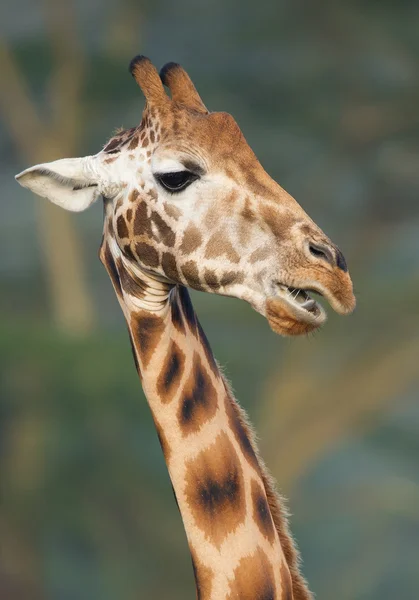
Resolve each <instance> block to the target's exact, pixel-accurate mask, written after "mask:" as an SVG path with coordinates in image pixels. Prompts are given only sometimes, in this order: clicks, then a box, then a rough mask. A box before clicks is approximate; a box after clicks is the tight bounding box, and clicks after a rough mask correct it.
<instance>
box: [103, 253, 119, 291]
mask: <svg viewBox="0 0 419 600" xmlns="http://www.w3.org/2000/svg"><path fill="white" fill-rule="evenodd" d="M101 258H102V262H103V264H104V265H105V267H106V270H107V271H108V273H109V277H110V278H111V281H112V284H113V287H114V289H115V292H116V293H117V295H118V296H119V297H122V288H121V280H120V278H119V273H118V270H117V268H116V265H115V261H114V259H113V256H112V253H111V250H110V248H109V246H108V244H106V245H105V249H104V250H103V251H102V252H101Z"/></svg>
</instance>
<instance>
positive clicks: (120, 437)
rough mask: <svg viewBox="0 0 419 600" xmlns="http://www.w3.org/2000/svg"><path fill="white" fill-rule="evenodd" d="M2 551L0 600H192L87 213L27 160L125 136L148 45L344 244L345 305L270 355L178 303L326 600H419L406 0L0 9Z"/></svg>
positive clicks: (129, 2)
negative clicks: (218, 370) (37, 179)
mask: <svg viewBox="0 0 419 600" xmlns="http://www.w3.org/2000/svg"><path fill="white" fill-rule="evenodd" d="M0 23H1V42H0V72H1V81H0V116H1V125H0V153H1V170H0V188H1V199H0V203H1V219H0V270H1V295H0V307H1V312H0V357H1V358H0V373H1V387H0V390H1V404H0V409H1V419H0V425H1V432H0V433H1V438H0V440H1V446H0V461H1V464H0V469H1V498H2V501H1V505H0V531H1V560H0V598H2V599H5V600H9V599H10V600H41V599H42V600H44V599H46V600H96V599H101V600H111V599H112V600H113V599H116V598H117V599H118V600H131V599H134V598H135V599H137V598H162V599H166V598H167V599H170V600H181V599H182V600H184V599H191V600H192V598H194V597H195V591H194V584H193V576H192V569H191V564H190V558H189V554H188V550H187V545H186V541H185V536H184V533H183V529H182V524H181V520H180V517H179V514H178V512H177V508H176V505H175V501H174V499H173V496H172V492H171V487H170V483H169V479H168V476H167V473H166V467H165V464H164V462H163V459H162V455H161V451H160V447H159V444H158V441H157V436H156V435H155V432H154V428H153V425H152V421H151V418H150V415H149V411H148V407H147V405H146V402H145V399H144V396H143V394H142V391H141V386H140V383H139V381H138V379H137V375H136V372H135V369H134V366H133V361H132V357H131V353H130V348H129V342H128V336H127V334H126V329H125V326H124V323H123V319H122V315H121V312H120V309H119V307H118V305H117V302H116V299H115V296H114V293H113V290H112V288H111V284H110V282H109V280H108V277H107V275H106V273H105V271H104V269H103V267H102V266H101V265H100V263H99V261H98V259H97V250H98V247H99V243H100V238H101V231H102V207H101V206H100V203H99V202H98V203H97V204H96V205H95V206H94V207H92V209H91V210H89V211H88V212H87V213H84V214H83V215H78V216H74V215H68V214H65V213H64V212H61V211H60V210H59V209H57V208H56V207H53V206H52V205H48V204H47V202H46V201H43V200H41V199H40V198H37V197H34V196H32V195H31V194H29V193H28V192H27V191H25V190H23V189H22V188H20V187H19V186H18V185H17V184H16V183H15V182H14V179H13V176H14V174H15V173H17V172H18V171H21V170H22V169H24V168H26V167H27V166H29V165H32V164H35V163H38V162H43V161H46V160H53V159H56V158H62V157H65V156H82V155H86V154H92V153H95V152H97V151H98V150H99V149H100V148H101V147H102V145H103V144H104V142H105V141H106V139H107V138H108V137H110V135H111V134H112V133H113V131H114V130H115V128H116V127H119V126H124V127H131V126H133V125H136V124H138V123H139V121H140V118H141V110H142V105H143V99H142V97H141V93H140V90H139V89H138V88H137V86H136V85H135V83H134V82H133V81H132V78H131V77H130V76H129V74H128V70H127V66H128V63H129V61H130V59H131V58H132V57H133V56H134V55H135V54H138V53H143V54H146V55H148V56H150V57H151V59H152V60H153V61H154V62H155V63H156V64H157V65H158V66H161V65H162V64H163V63H164V62H167V61H173V60H174V61H177V62H180V63H182V64H183V65H184V66H185V67H186V68H187V70H188V71H189V73H190V75H191V76H192V78H193V79H194V81H195V83H196V85H197V87H198V89H199V91H200V92H201V93H202V96H203V98H204V101H205V103H206V104H207V106H209V107H210V109H212V110H227V111H229V112H231V113H232V114H233V115H234V116H235V117H236V119H237V120H238V122H239V124H240V125H241V127H242V129H243V132H244V134H245V136H246V137H247V139H248V141H249V143H250V145H251V146H252V147H253V149H254V150H255V152H256V154H257V155H258V157H259V158H260V160H261V162H262V164H263V165H264V166H265V167H266V169H267V170H268V172H269V173H270V174H271V175H272V176H273V177H274V178H275V179H277V180H278V181H279V182H280V183H281V184H282V185H283V187H285V188H286V189H287V190H288V191H289V192H290V193H291V194H292V195H293V196H294V197H295V198H296V199H297V200H298V201H299V202H300V203H301V204H302V206H303V207H304V208H305V209H306V210H307V212H308V213H309V214H310V215H311V216H312V217H313V219H314V220H315V221H316V222H317V223H318V224H319V225H320V226H321V227H322V228H323V229H324V230H325V231H326V232H327V233H328V234H329V235H330V236H331V238H332V239H333V240H334V241H335V242H336V243H338V244H339V246H340V247H341V248H342V250H343V251H344V254H345V256H346V258H347V260H348V262H349V266H350V270H351V274H352V277H353V280H354V282H355V290H356V293H357V297H358V308H357V310H356V312H355V313H354V314H353V315H352V316H350V317H347V318H341V317H338V316H336V315H333V314H330V318H329V322H328V323H327V325H326V327H325V328H324V329H323V330H322V331H321V332H319V333H318V334H316V336H314V337H310V338H306V339H294V340H285V339H280V338H279V337H276V336H275V335H274V334H273V333H272V332H271V331H270V330H269V327H268V325H267V323H266V322H265V321H264V319H262V318H261V317H260V316H259V315H257V314H256V313H254V312H253V311H252V310H251V308H250V307H249V306H246V305H245V304H243V303H240V302H238V301H235V300H231V299H226V298H217V297H213V296H209V295H204V294H197V293H195V294H194V295H193V296H194V301H195V305H196V308H197V311H198V314H199V315H200V318H201V321H202V323H203V325H204V328H205V329H206V331H207V334H208V337H209V338H210V341H211V343H212V345H213V348H214V351H215V354H216V356H217V358H218V360H219V361H220V362H221V364H222V365H224V366H225V369H226V373H227V375H228V377H229V378H230V379H232V381H233V386H234V389H235V391H236V394H237V396H238V398H239V399H240V401H241V403H242V404H243V405H244V406H245V407H246V409H247V410H248V411H249V413H250V415H251V418H252V421H253V422H254V423H255V424H256V428H257V430H258V432H259V437H260V446H261V449H262V454H263V456H264V458H265V459H266V462H267V464H268V465H269V467H270V468H271V470H272V472H273V474H274V475H275V477H276V479H277V481H278V485H279V488H280V490H281V492H282V493H284V494H285V495H286V496H288V497H289V502H290V506H291V510H292V513H293V516H292V530H293V532H294V534H295V536H296V538H297V540H298V543H299V546H300V549H301V552H302V555H303V559H304V567H303V570H304V573H305V575H306V576H307V578H308V580H309V582H310V585H311V588H312V589H313V591H314V592H315V593H316V594H317V597H318V598H319V599H322V600H336V599H337V598H339V600H387V599H392V600H394V599H395V598H397V599H400V600H416V599H417V598H418V597H419V594H418V591H417V590H418V589H419V406H418V402H417V400H418V379H419V368H418V366H419V365H418V356H419V353H418V350H419V329H418V325H419V315H418V306H419V271H418V256H419V235H418V234H419V211H418V191H419V168H418V164H419V109H418V106H419V35H418V31H419V5H418V3H417V2H413V1H408V0H404V1H402V0H400V1H399V2H390V1H388V0H381V1H380V2H379V1H377V0H363V1H362V2H361V1H353V2H350V1H349V0H348V1H343V0H340V1H339V0H337V1H335V2H327V1H326V0H318V1H317V2H310V1H308V0H293V1H291V0H287V1H285V0H276V1H275V2H274V1H272V0H271V1H269V2H268V1H263V0H262V1H261V2H258V3H255V2H251V1H249V0H208V1H207V2H196V1H194V2H192V1H191V0H177V1H176V2H173V1H172V0H153V1H151V0H144V1H141V0H135V1H134V0H120V1H119V2H118V3H116V2H112V1H111V0H66V1H65V2H64V1H61V0H44V1H40V0H14V1H13V2H8V3H7V5H6V3H3V5H2V8H1V12H0Z"/></svg>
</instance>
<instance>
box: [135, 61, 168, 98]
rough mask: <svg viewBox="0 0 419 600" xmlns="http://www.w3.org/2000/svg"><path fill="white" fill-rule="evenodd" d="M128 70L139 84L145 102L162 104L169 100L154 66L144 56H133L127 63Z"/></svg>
mask: <svg viewBox="0 0 419 600" xmlns="http://www.w3.org/2000/svg"><path fill="white" fill-rule="evenodd" d="M129 71H130V73H131V75H132V76H133V77H134V79H135V81H136V82H137V83H138V85H139V86H140V88H141V90H142V92H143V94H144V96H145V97H146V100H147V102H149V103H150V104H163V103H167V102H169V101H170V100H169V97H168V96H167V94H166V92H165V91H164V87H163V84H162V81H161V79H160V76H159V73H158V71H157V69H156V67H155V66H154V65H153V63H152V62H151V60H150V59H149V58H147V57H146V56H141V55H138V56H135V57H134V58H133V59H132V61H131V62H130V65H129Z"/></svg>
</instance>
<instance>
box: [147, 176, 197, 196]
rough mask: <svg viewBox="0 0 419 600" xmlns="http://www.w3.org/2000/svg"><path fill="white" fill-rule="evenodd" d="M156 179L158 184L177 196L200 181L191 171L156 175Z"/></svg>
mask: <svg viewBox="0 0 419 600" xmlns="http://www.w3.org/2000/svg"><path fill="white" fill-rule="evenodd" d="M154 177H155V178H156V179H157V181H158V183H159V184H160V185H161V186H162V187H163V188H164V189H165V190H166V191H168V192H170V193H171V194H177V193H179V192H181V191H183V190H184V189H186V188H187V187H188V186H190V185H191V183H193V182H194V181H196V180H197V179H199V175H197V174H196V173H192V172H191V171H174V172H172V173H156V174H155V175H154Z"/></svg>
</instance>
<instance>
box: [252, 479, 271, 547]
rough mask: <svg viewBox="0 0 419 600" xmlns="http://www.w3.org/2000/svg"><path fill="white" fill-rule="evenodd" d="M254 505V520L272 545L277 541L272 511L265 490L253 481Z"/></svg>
mask: <svg viewBox="0 0 419 600" xmlns="http://www.w3.org/2000/svg"><path fill="white" fill-rule="evenodd" d="M251 490H252V504H253V520H254V521H255V523H256V524H257V526H258V527H259V529H260V532H261V533H262V535H264V536H265V537H266V538H267V539H268V540H269V542H270V543H271V544H272V543H273V541H274V540H275V528H274V524H273V522H272V516H271V511H270V509H269V505H268V501H267V499H266V494H265V490H263V489H262V488H261V486H260V485H259V483H258V482H257V481H256V480H255V479H252V483H251Z"/></svg>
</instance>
